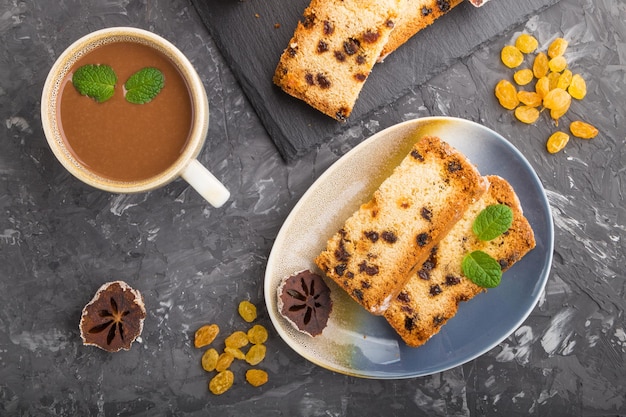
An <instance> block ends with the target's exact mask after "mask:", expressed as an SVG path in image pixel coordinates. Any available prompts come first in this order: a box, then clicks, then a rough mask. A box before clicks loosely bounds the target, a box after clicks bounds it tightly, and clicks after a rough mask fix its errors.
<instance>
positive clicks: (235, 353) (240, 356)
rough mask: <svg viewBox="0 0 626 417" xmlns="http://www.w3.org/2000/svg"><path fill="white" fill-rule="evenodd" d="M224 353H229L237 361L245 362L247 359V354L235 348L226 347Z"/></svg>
mask: <svg viewBox="0 0 626 417" xmlns="http://www.w3.org/2000/svg"><path fill="white" fill-rule="evenodd" d="M224 353H229V354H231V355H232V356H233V358H235V359H239V360H244V359H246V354H245V353H243V352H242V351H241V349H237V348H234V347H225V348H224Z"/></svg>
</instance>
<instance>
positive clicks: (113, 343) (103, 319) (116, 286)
mask: <svg viewBox="0 0 626 417" xmlns="http://www.w3.org/2000/svg"><path fill="white" fill-rule="evenodd" d="M145 317H146V309H145V307H144V304H143V297H142V296H141V294H140V293H139V291H137V290H135V289H133V288H131V287H130V286H128V284H126V283H125V282H122V281H114V282H110V283H107V284H105V285H103V286H102V287H100V289H99V290H98V291H97V292H96V295H95V296H94V298H93V299H92V300H91V302H90V303H89V304H87V305H86V306H85V308H84V309H83V314H82V318H81V322H80V332H81V338H82V339H83V343H84V344H85V345H93V346H97V347H99V348H101V349H104V350H106V351H109V352H117V351H119V350H120V349H125V350H128V349H130V346H131V344H132V343H133V342H134V341H135V339H136V338H137V337H138V336H139V335H140V334H141V331H142V330H143V321H144V319H145Z"/></svg>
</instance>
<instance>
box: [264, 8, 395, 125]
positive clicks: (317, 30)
mask: <svg viewBox="0 0 626 417" xmlns="http://www.w3.org/2000/svg"><path fill="white" fill-rule="evenodd" d="M399 3H400V0H312V1H311V3H310V4H309V6H308V7H307V8H306V9H305V11H304V14H303V18H302V20H301V21H300V22H298V25H297V27H296V29H295V31H294V34H293V37H292V38H291V40H290V41H289V44H288V47H287V48H286V49H285V50H284V51H283V53H282V55H281V57H280V60H279V62H278V65H277V67H276V71H275V73H274V78H273V81H274V83H275V84H276V85H278V86H279V87H281V88H282V89H283V90H284V91H285V92H287V93H288V94H290V95H292V96H294V97H296V98H298V99H301V100H303V101H305V102H306V103H308V104H309V105H311V106H313V107H314V108H316V109H318V110H319V111H321V112H322V113H324V114H326V115H328V116H330V117H333V118H335V119H337V120H340V121H345V120H346V118H347V117H348V116H350V113H351V112H352V108H353V107H354V104H355V102H356V100H357V98H358V96H359V94H360V92H361V89H362V88H363V84H364V83H365V80H366V79H367V77H368V76H369V74H370V72H371V70H372V67H373V66H374V64H375V63H376V60H377V59H378V57H379V56H380V53H381V51H382V49H383V46H384V45H385V44H386V43H387V39H388V38H389V34H390V33H391V32H392V30H393V28H394V21H395V19H396V17H397V15H398V9H399Z"/></svg>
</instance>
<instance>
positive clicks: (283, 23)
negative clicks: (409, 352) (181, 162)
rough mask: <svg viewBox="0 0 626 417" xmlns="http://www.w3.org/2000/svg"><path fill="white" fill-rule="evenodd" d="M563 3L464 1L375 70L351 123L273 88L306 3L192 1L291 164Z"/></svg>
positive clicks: (551, 0) (295, 0)
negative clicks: (476, 3) (480, 48)
mask: <svg viewBox="0 0 626 417" xmlns="http://www.w3.org/2000/svg"><path fill="white" fill-rule="evenodd" d="M558 1H559V0H523V1H520V0H493V1H491V2H489V3H487V4H486V5H484V6H483V7H482V8H475V7H473V6H472V5H471V4H469V2H467V1H466V2H463V3H461V4H460V5H459V6H457V7H456V8H454V9H453V10H451V11H450V12H449V13H448V14H447V15H445V16H443V17H441V18H440V19H439V20H438V21H437V22H435V24H433V25H432V26H430V27H428V28H426V29H425V30H422V31H421V32H419V33H418V34H417V35H415V36H414V37H413V38H412V39H410V40H409V41H408V42H407V43H405V44H404V45H402V46H401V47H400V48H399V49H398V50H396V51H395V52H394V53H392V54H391V55H390V56H388V57H387V58H386V59H385V61H384V62H383V63H381V64H377V65H376V66H375V67H374V69H373V71H372V73H371V74H370V76H369V78H368V80H367V82H366V83H365V86H364V87H363V90H362V91H361V95H360V97H359V100H358V101H357V103H356V106H355V107H354V109H353V112H352V114H351V116H350V118H349V120H348V121H347V122H346V123H340V122H337V121H335V120H333V119H331V118H330V117H328V116H325V115H323V114H321V113H320V112H318V111H317V110H315V109H313V108H311V107H309V106H308V105H307V104H305V103H303V102H301V101H300V100H297V99H295V98H293V97H291V96H289V95H287V94H286V93H284V92H283V91H282V90H280V89H279V88H278V87H276V86H275V85H273V83H272V76H273V74H274V69H275V68H276V64H277V63H278V59H279V57H280V54H281V53H282V51H283V50H284V49H285V48H286V47H287V44H288V42H289V40H290V39H291V36H292V35H293V31H294V29H295V27H296V23H297V21H298V20H299V19H300V18H301V16H302V12H303V11H304V9H305V8H306V6H307V5H308V3H309V0H288V1H283V0H192V3H193V4H194V6H195V8H196V10H197V11H198V13H199V14H200V16H201V18H202V20H203V21H204V23H205V25H206V26H207V28H208V30H209V33H210V34H211V36H212V37H213V39H214V41H215V43H216V45H217V46H218V48H219V49H220V51H221V52H222V54H223V55H224V58H225V59H226V61H227V63H228V65H229V66H230V68H231V70H232V71H233V73H234V74H235V77H237V79H238V81H239V83H240V84H241V86H242V88H243V90H244V92H245V94H246V95H247V97H248V98H249V100H250V102H251V103H252V106H253V107H254V108H255V110H256V112H257V113H258V115H259V117H260V119H261V121H262V122H263V125H264V126H265V128H266V130H267V131H268V133H269V135H270V136H271V138H272V140H273V141H274V143H275V144H276V146H277V148H278V150H279V152H280V153H281V155H282V156H283V158H284V159H285V160H286V161H293V160H295V159H297V158H298V157H300V156H302V155H304V154H306V153H307V152H308V151H310V150H311V149H312V148H314V147H315V146H316V145H318V144H320V143H323V142H325V141H326V140H328V139H330V138H332V137H333V136H335V135H337V134H339V133H340V132H342V131H343V130H345V129H347V128H349V127H350V126H352V125H353V124H355V123H357V122H358V121H359V120H361V119H363V118H364V117H365V116H366V115H368V114H369V113H371V112H373V111H374V110H376V109H379V108H381V107H382V106H384V105H387V104H390V103H392V102H393V101H395V100H396V99H398V98H400V97H402V96H403V95H405V94H406V93H407V92H408V90H409V89H410V88H411V87H414V86H417V85H420V84H422V83H424V82H425V81H427V80H428V79H430V78H431V77H432V76H434V75H436V74H437V73H439V72H441V71H442V70H444V69H445V68H447V67H448V66H450V65H451V64H452V63H454V62H455V61H456V60H458V59H460V58H463V57H465V56H467V55H469V54H470V53H471V52H472V51H473V50H475V49H476V48H477V47H478V46H479V45H481V44H482V43H484V42H485V41H487V40H489V39H491V38H493V37H494V36H496V35H498V34H501V33H503V32H504V31H506V30H507V29H510V28H512V27H513V26H515V25H518V24H520V23H522V22H524V21H525V20H527V19H528V18H529V17H530V16H532V15H533V14H535V13H537V12H538V11H540V10H542V9H544V8H546V7H548V6H551V5H553V4H555V3H557V2H558Z"/></svg>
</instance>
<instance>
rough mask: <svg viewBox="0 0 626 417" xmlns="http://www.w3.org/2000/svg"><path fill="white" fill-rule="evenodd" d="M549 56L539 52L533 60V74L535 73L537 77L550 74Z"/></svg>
mask: <svg viewBox="0 0 626 417" xmlns="http://www.w3.org/2000/svg"><path fill="white" fill-rule="evenodd" d="M549 69H550V68H549V67H548V57H547V56H546V54H544V53H543V52H539V53H538V54H537V55H535V60H534V61H533V74H535V78H542V77H545V76H546V75H548V70H549Z"/></svg>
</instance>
